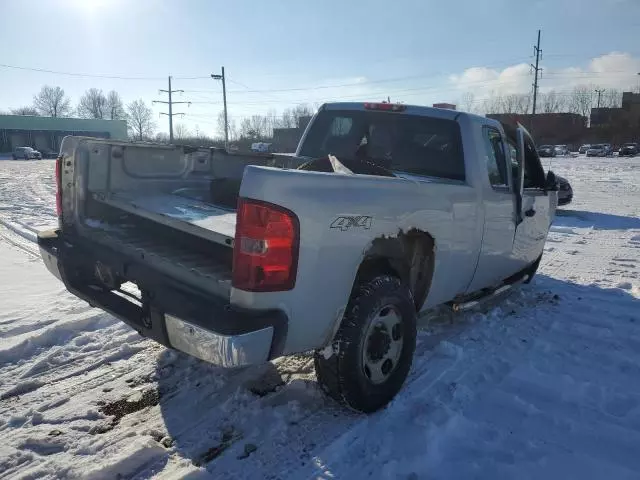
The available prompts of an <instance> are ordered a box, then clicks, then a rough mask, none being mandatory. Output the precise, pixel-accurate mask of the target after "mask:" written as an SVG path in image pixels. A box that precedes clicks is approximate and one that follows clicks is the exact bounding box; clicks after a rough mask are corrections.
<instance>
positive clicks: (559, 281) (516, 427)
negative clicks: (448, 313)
mask: <svg viewBox="0 0 640 480" xmlns="http://www.w3.org/2000/svg"><path fill="white" fill-rule="evenodd" d="M553 163H554V164H553V169H554V171H556V173H559V174H561V175H563V176H566V177H567V178H568V179H569V180H570V182H571V184H572V186H573V189H574V192H575V199H574V202H573V204H572V205H570V206H569V207H566V208H564V209H561V210H560V212H559V215H558V217H557V218H556V221H555V223H554V225H553V226H552V229H551V233H550V235H549V239H548V243H547V246H546V248H545V255H544V257H543V263H542V266H541V269H540V272H539V275H538V276H537V277H536V279H535V281H534V282H533V283H532V284H531V285H528V286H524V287H522V288H521V289H520V290H518V291H516V292H513V293H512V294H511V295H510V296H509V297H507V298H506V299H505V300H503V301H502V302H500V303H497V304H495V305H493V306H491V307H487V308H486V309H485V310H484V311H483V312H481V313H478V312H476V313H471V314H470V313H467V314H464V315H459V316H457V317H455V318H453V319H431V320H430V321H429V322H427V321H426V320H423V329H422V330H421V333H420V337H419V343H418V348H417V352H416V357H415V360H414V368H413V370H412V373H411V375H410V378H409V379H408V382H407V384H406V386H405V388H404V389H403V391H402V392H401V394H400V395H399V396H398V397H397V398H396V400H395V401H394V402H393V403H392V404H391V405H390V406H389V407H388V408H387V409H385V410H384V411H381V412H379V413H377V414H375V415H371V416H368V417H367V416H363V415H358V414H355V413H352V412H349V411H346V410H344V409H343V408H341V407H339V406H337V405H336V404H334V403H333V402H332V401H330V400H328V399H326V398H325V397H324V396H323V395H322V394H321V393H320V392H319V390H318V388H317V387H316V384H315V380H314V374H313V367H312V363H311V361H310V359H309V357H307V356H303V355H301V356H296V357H291V358H286V359H282V360H279V361H277V362H273V363H271V364H267V365H264V366H261V367H255V368H249V369H244V370H234V371H225V370H221V369H217V368H214V367H212V366H210V365H207V364H204V363H203V362H200V361H198V360H194V359H191V358H189V357H187V356H185V355H182V354H179V353H177V352H172V351H168V350H166V349H164V348H163V347H161V346H159V345H156V344H154V343H153V342H151V341H148V340H145V339H143V338H141V337H139V336H138V335H137V334H136V333H135V332H133V331H132V330H131V329H129V328H128V327H127V326H125V325H124V324H122V323H120V322H118V321H116V320H114V319H113V318H112V317H110V316H109V315H106V314H104V313H102V312H101V311H99V310H95V309H92V308H89V306H88V305H87V304H85V303H83V302H81V301H79V300H77V299H75V298H74V297H72V296H71V295H69V294H67V293H66V291H65V290H64V288H63V286H62V284H61V283H59V282H58V281H57V280H56V279H55V278H53V277H52V276H51V275H50V274H49V273H48V272H47V271H46V270H45V268H44V266H43V265H42V264H41V262H40V261H39V258H38V254H37V249H36V245H35V243H34V239H35V233H36V232H37V231H38V230H40V229H44V228H47V227H48V226H51V225H54V224H55V222H56V221H55V218H54V198H53V195H54V191H53V190H54V185H53V162H52V161H47V160H43V161H39V162H14V161H2V162H0V249H1V250H0V251H1V252H2V254H1V255H0V478H11V479H18V478H29V479H36V478H38V479H40V478H132V479H142V478H149V477H158V478H190V479H199V478H203V479H204V478H216V479H219V478H225V479H227V478H256V479H262V478H269V479H276V478H278V479H280V478H283V479H289V478H296V479H297V478H344V479H358V478H385V479H386V478H389V479H396V478H398V479H420V478H456V479H460V478H486V479H499V478H518V479H527V478H548V479H551V478H582V479H590V478H593V479H596V478H598V479H599V478H616V479H622V478H638V475H639V474H638V472H640V382H639V381H638V378H640V158H634V159H618V158H609V159H586V158H584V157H578V158H566V159H560V158H556V159H554V160H553ZM451 320H453V321H451Z"/></svg>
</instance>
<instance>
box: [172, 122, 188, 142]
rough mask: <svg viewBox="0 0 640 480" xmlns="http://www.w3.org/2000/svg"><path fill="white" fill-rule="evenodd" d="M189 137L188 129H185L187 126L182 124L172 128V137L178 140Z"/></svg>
mask: <svg viewBox="0 0 640 480" xmlns="http://www.w3.org/2000/svg"><path fill="white" fill-rule="evenodd" d="M190 135H191V132H189V129H188V128H187V126H186V125H185V124H184V123H177V124H176V125H175V126H174V127H173V136H174V137H175V138H176V139H178V140H182V139H184V138H187V137H189V136H190Z"/></svg>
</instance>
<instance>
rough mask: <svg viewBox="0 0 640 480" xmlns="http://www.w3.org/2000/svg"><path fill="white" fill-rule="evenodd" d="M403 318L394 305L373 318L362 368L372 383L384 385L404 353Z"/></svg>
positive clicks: (366, 334)
mask: <svg viewBox="0 0 640 480" xmlns="http://www.w3.org/2000/svg"><path fill="white" fill-rule="evenodd" d="M402 333H403V332H402V316H401V314H400V312H399V310H398V309H397V308H396V307H395V306H393V305H387V306H384V307H382V308H381V309H380V310H379V311H378V312H377V313H376V314H375V315H374V317H373V319H372V320H371V322H370V323H369V326H368V328H367V331H366V333H365V339H364V344H363V351H362V368H363V371H364V374H365V376H366V377H367V378H368V379H369V381H371V382H372V383H375V384H378V383H382V382H384V381H385V380H387V378H389V376H390V375H391V373H392V372H393V371H394V370H395V369H396V367H397V365H398V361H399V359H400V354H401V353H402V345H403V334H402Z"/></svg>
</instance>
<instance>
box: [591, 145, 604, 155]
mask: <svg viewBox="0 0 640 480" xmlns="http://www.w3.org/2000/svg"><path fill="white" fill-rule="evenodd" d="M606 155H607V154H606V150H605V147H604V145H600V144H596V145H591V146H590V147H589V149H588V150H587V157H605V156H606Z"/></svg>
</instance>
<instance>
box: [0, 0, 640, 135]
mask: <svg viewBox="0 0 640 480" xmlns="http://www.w3.org/2000/svg"><path fill="white" fill-rule="evenodd" d="M0 13H1V15H0V16H1V17H2V18H3V20H4V21H3V27H2V30H0V45H2V49H0V64H4V65H12V66H19V67H27V68H36V69H44V70H53V71H60V72H70V73H81V74H87V75H116V76H122V77H144V79H142V80H133V79H115V78H93V77H89V76H68V75H59V74H50V73H44V72H36V71H31V70H17V69H12V68H6V67H0V110H8V109H10V108H15V107H19V106H21V105H25V104H29V103H31V100H32V97H33V94H35V93H36V92H37V91H38V90H39V89H40V87H41V86H42V85H44V84H50V85H59V86H61V87H62V88H64V89H65V91H66V92H67V94H69V95H70V96H71V97H72V98H73V99H74V103H75V101H76V100H77V99H78V97H79V96H80V95H81V94H82V92H83V91H84V90H86V89H87V88H91V87H97V88H102V89H103V90H105V91H108V90H111V89H115V90H117V91H118V92H119V93H120V94H121V96H122V97H123V99H124V100H125V102H129V101H131V100H134V99H137V98H142V99H144V100H145V101H148V102H150V101H151V100H153V99H160V98H162V97H160V96H159V94H158V91H157V90H158V89H159V88H166V80H165V78H166V76H167V75H169V74H171V75H173V76H174V88H181V89H184V90H186V92H185V93H184V94H183V95H182V96H181V98H179V99H180V100H191V101H193V102H194V103H193V104H192V105H191V106H190V107H187V106H182V108H180V111H184V112H186V113H188V116H186V117H185V118H184V120H182V122H183V123H186V124H187V125H188V126H189V127H190V128H192V129H193V128H194V127H195V125H198V126H199V129H200V130H202V131H206V132H207V133H213V132H215V130H216V121H215V119H216V116H217V114H218V112H219V111H220V109H221V105H220V104H219V103H218V102H220V101H221V94H220V85H219V83H217V82H215V81H213V80H211V79H209V78H207V77H208V75H209V74H210V73H212V72H215V71H217V70H219V67H220V66H221V65H224V66H225V68H226V71H227V75H228V79H229V82H228V86H227V89H228V100H229V111H230V115H231V116H232V118H235V119H236V120H238V121H239V120H240V119H241V118H242V117H243V116H247V115H251V114H252V113H265V112H267V111H269V110H276V111H281V110H282V109H283V108H285V107H288V106H292V105H295V104H297V103H302V102H310V103H313V102H322V101H329V100H340V99H345V100H371V99H373V100H380V99H382V98H386V97H387V95H389V96H391V99H392V100H398V101H404V102H407V103H418V104H430V103H433V102H437V101H448V102H454V103H455V102H456V101H458V100H459V99H460V97H461V96H462V95H463V93H464V92H466V91H471V92H473V93H474V95H475V99H476V100H475V101H476V102H477V103H478V104H479V103H480V101H481V100H482V98H484V97H486V96H487V95H490V93H491V92H496V91H500V92H503V91H504V92H522V93H525V92H528V91H530V84H531V82H532V77H531V76H530V75H529V68H528V66H527V65H528V64H529V63H530V62H532V61H533V59H532V54H533V49H532V45H533V43H534V42H535V37H536V33H537V29H538V28H540V29H542V50H543V59H542V66H543V67H544V69H545V71H544V72H543V78H542V82H541V89H542V90H543V91H544V90H548V89H552V88H553V89H556V90H558V91H567V90H568V89H570V88H572V87H573V86H575V85H577V84H594V85H599V86H603V87H605V88H629V87H632V86H636V85H637V83H638V79H639V78H640V77H638V76H637V75H636V73H637V72H640V33H639V32H640V1H638V0H530V1H522V0H482V1H477V0H457V1H456V0H448V1H447V0H441V1H437V2H436V1H431V0H404V1H403V0H397V1H395V2H390V1H384V2H383V1H380V0H369V1H360V0H358V1H355V0H352V1H345V0H341V1H337V0H323V1H318V0H316V1H311V0H297V1H293V0H291V1H289V0H281V1H275V0H272V1H256V0H254V1H248V0H234V1H228V0H227V1H224V2H223V1H218V0H209V1H206V0H183V1H160V0H129V1H125V0H2V2H1V6H0ZM182 77H199V78H195V79H193V78H188V79H187V78H182ZM256 90H258V91H256ZM195 102H211V103H195ZM176 109H178V108H177V107H176ZM160 110H161V108H160V107H157V108H156V111H157V112H159V111H160ZM177 121H178V122H181V120H177ZM157 122H158V127H159V129H160V130H166V125H165V124H166V117H163V118H157Z"/></svg>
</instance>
